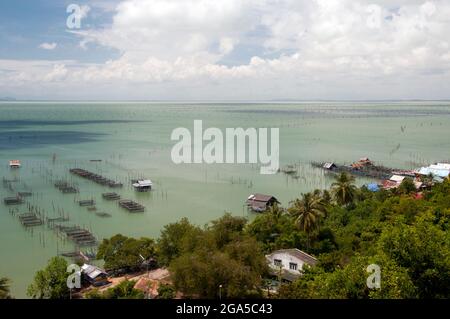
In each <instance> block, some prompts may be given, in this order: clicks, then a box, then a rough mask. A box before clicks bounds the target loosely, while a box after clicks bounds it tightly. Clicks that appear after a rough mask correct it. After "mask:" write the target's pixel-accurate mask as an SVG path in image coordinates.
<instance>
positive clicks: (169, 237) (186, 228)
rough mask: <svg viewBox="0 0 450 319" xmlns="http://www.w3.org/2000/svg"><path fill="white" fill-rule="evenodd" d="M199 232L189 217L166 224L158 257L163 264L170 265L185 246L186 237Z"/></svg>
mask: <svg viewBox="0 0 450 319" xmlns="http://www.w3.org/2000/svg"><path fill="white" fill-rule="evenodd" d="M194 233H195V234H197V235H198V234H199V228H198V227H197V226H194V225H192V224H191V223H190V222H189V220H188V219H187V218H182V219H181V220H180V221H179V222H176V223H172V224H168V225H166V226H164V229H163V230H162V231H161V236H160V237H159V239H158V257H159V261H160V263H161V264H163V265H168V264H169V263H170V262H171V261H172V260H173V259H175V258H176V257H178V256H179V255H180V253H181V252H182V250H183V248H184V246H185V245H186V244H187V242H188V241H187V240H186V238H188V237H193V236H194Z"/></svg>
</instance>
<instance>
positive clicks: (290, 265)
mask: <svg viewBox="0 0 450 319" xmlns="http://www.w3.org/2000/svg"><path fill="white" fill-rule="evenodd" d="M289 269H290V270H297V264H296V263H289Z"/></svg>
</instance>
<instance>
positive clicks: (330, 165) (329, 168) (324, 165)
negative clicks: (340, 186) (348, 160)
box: [323, 162, 336, 171]
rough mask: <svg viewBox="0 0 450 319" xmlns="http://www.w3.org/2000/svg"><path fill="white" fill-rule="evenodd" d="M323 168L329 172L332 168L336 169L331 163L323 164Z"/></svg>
mask: <svg viewBox="0 0 450 319" xmlns="http://www.w3.org/2000/svg"><path fill="white" fill-rule="evenodd" d="M323 168H324V169H327V170H330V171H331V170H333V169H334V168H336V164H334V163H332V162H328V163H325V164H323Z"/></svg>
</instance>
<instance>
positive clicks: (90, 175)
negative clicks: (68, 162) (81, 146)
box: [69, 168, 123, 188]
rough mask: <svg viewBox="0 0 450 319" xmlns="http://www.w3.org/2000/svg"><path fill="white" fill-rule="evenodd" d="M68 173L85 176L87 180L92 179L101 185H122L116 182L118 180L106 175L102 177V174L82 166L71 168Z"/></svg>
mask: <svg viewBox="0 0 450 319" xmlns="http://www.w3.org/2000/svg"><path fill="white" fill-rule="evenodd" d="M69 171H70V173H72V174H75V175H77V176H80V177H82V178H86V179H88V180H91V181H93V182H94V183H97V184H100V185H103V186H109V187H113V188H114V187H122V186H123V184H122V183H120V182H118V181H114V180H112V179H109V178H107V177H104V176H102V175H99V174H96V173H93V172H90V171H87V170H85V169H82V168H71V169H70V170H69Z"/></svg>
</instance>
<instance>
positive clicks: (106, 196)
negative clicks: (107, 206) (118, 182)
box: [102, 193, 120, 200]
mask: <svg viewBox="0 0 450 319" xmlns="http://www.w3.org/2000/svg"><path fill="white" fill-rule="evenodd" d="M102 197H103V198H104V199H106V200H119V199H120V195H119V194H117V193H103V194H102Z"/></svg>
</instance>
